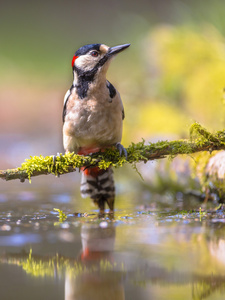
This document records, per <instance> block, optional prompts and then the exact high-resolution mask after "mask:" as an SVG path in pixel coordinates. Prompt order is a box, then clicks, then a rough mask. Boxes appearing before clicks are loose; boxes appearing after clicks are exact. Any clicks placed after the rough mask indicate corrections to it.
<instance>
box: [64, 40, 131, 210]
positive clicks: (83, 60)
mask: <svg viewBox="0 0 225 300" xmlns="http://www.w3.org/2000/svg"><path fill="white" fill-rule="evenodd" d="M129 46H130V44H124V45H119V46H115V47H108V46H106V45H104V44H89V45H85V46H83V47H81V48H79V49H78V50H77V51H76V52H75V55H74V56H73V59H72V70H73V84H72V86H71V88H70V89H69V90H68V91H67V93H66V95H65V97H64V108H63V145H64V149H65V152H68V151H69V152H75V153H78V154H80V155H87V154H90V153H94V152H99V151H101V150H103V151H104V149H105V148H108V147H112V146H116V148H117V149H118V150H119V153H120V155H125V156H127V152H126V149H125V148H124V147H123V146H122V145H121V144H120V142H121V138H122V126H123V119H124V116H125V115H124V108H123V104H122V101H121V98H120V94H119V92H118V91H117V90H116V89H115V87H114V86H113V85H112V84H111V83H110V82H109V81H108V80H107V79H106V73H107V70H108V68H109V65H110V62H111V61H112V58H113V57H115V56H116V54H118V53H120V52H122V51H123V50H125V49H126V48H128V47H129ZM80 190H81V196H82V197H83V198H86V197H88V196H89V197H90V198H91V199H92V200H93V201H94V203H95V204H97V205H98V207H99V209H100V212H104V209H105V203H107V204H108V206H109V209H110V211H111V212H113V210H114V198H115V187H114V180H113V171H112V169H111V168H108V169H107V170H101V169H99V168H98V167H89V168H83V169H82V177H81V188H80Z"/></svg>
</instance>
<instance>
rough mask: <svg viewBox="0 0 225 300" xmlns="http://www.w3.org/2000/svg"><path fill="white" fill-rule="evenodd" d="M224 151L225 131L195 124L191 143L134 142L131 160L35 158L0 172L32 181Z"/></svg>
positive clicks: (112, 156) (108, 154) (109, 153)
mask: <svg viewBox="0 0 225 300" xmlns="http://www.w3.org/2000/svg"><path fill="white" fill-rule="evenodd" d="M214 150H225V131H217V132H216V133H210V132H209V131H207V130H206V129H205V128H203V127H202V126H201V125H200V124H198V123H194V124H192V126H191V128H190V139H189V140H178V141H171V142H169V141H159V142H157V143H149V144H147V145H145V144H144V140H143V141H142V142H139V143H137V144H134V143H132V144H131V145H130V146H129V147H128V148H127V152H128V158H127V160H126V159H125V157H123V156H122V157H120V156H119V152H118V150H116V149H115V148H109V149H105V150H104V151H103V152H98V153H94V154H92V155H88V156H81V155H77V154H74V153H66V154H64V155H62V154H60V155H59V156H57V157H56V158H55V159H53V156H46V157H43V156H33V157H31V158H30V159H26V160H25V162H24V163H22V165H21V167H19V168H15V169H9V170H0V178H2V179H4V180H13V179H20V181H21V182H23V181H24V180H25V179H27V178H28V179H29V180H30V179H31V177H33V176H39V175H47V174H55V175H62V174H66V173H71V172H74V171H75V170H76V169H77V168H78V169H80V168H81V167H90V166H98V167H99V168H101V169H106V168H108V167H110V166H112V167H121V166H123V165H124V164H125V163H130V164H135V163H137V162H141V161H144V162H147V161H149V160H155V159H161V158H165V157H166V156H170V157H175V156H176V155H178V154H192V153H196V152H200V151H209V152H212V151H214Z"/></svg>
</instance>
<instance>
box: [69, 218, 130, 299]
mask: <svg viewBox="0 0 225 300" xmlns="http://www.w3.org/2000/svg"><path fill="white" fill-rule="evenodd" d="M102 225H103V227H99V226H93V225H88V224H86V225H84V226H83V227H82V229H81V240H82V253H81V256H80V260H81V261H82V265H83V267H84V266H86V267H87V268H88V270H89V271H88V272H81V273H80V274H79V275H77V276H76V277H75V278H74V277H73V275H71V274H70V273H69V272H67V273H66V281H65V300H81V299H82V300H89V299H92V300H95V299H96V300H97V299H98V300H105V299H107V300H124V299H125V295H124V287H123V280H122V279H123V275H122V272H120V271H119V270H115V268H116V262H114V243H115V237H116V232H115V227H114V226H113V225H112V226H110V225H109V223H105V224H104V223H103V224H102ZM104 225H106V227H104ZM91 270H92V271H91Z"/></svg>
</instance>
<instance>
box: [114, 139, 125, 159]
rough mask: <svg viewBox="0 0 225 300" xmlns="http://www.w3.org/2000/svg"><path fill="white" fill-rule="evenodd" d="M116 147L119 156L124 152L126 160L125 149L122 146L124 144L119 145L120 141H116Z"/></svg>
mask: <svg viewBox="0 0 225 300" xmlns="http://www.w3.org/2000/svg"><path fill="white" fill-rule="evenodd" d="M116 148H117V150H119V154H120V156H122V154H124V156H125V157H126V160H127V150H126V149H125V148H124V146H123V145H121V144H120V143H116Z"/></svg>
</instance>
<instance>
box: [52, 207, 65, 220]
mask: <svg viewBox="0 0 225 300" xmlns="http://www.w3.org/2000/svg"><path fill="white" fill-rule="evenodd" d="M53 209H54V211H57V212H58V213H59V216H58V217H59V222H60V223H62V222H64V221H65V220H66V219H67V216H66V214H65V213H64V212H63V211H62V210H61V209H59V208H53Z"/></svg>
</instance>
